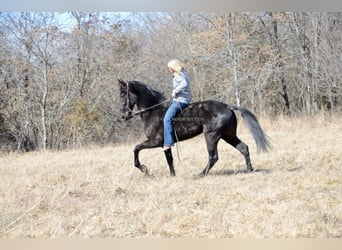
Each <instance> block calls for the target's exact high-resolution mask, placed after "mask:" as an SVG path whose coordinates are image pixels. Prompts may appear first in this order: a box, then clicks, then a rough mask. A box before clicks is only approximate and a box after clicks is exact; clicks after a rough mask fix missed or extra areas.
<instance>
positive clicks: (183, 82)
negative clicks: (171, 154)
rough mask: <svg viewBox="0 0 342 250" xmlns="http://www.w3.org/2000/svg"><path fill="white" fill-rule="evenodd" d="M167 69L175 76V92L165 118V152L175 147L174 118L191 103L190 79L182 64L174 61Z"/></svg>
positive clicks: (173, 91)
mask: <svg viewBox="0 0 342 250" xmlns="http://www.w3.org/2000/svg"><path fill="white" fill-rule="evenodd" d="M167 67H168V68H169V70H170V72H171V73H172V75H173V81H172V82H173V90H172V103H171V105H170V106H169V108H168V110H167V111H166V113H165V116H164V147H163V150H164V151H165V150H168V149H170V148H171V147H172V146H173V145H174V137H173V135H174V133H173V132H174V131H173V123H172V119H173V117H175V116H176V115H177V114H178V113H179V112H181V111H182V110H183V109H184V108H186V107H187V106H188V105H189V103H190V101H191V98H190V79H189V76H188V74H187V73H186V71H185V69H184V67H183V66H182V63H181V62H180V61H179V60H177V59H174V60H171V61H170V62H169V63H168V64H167Z"/></svg>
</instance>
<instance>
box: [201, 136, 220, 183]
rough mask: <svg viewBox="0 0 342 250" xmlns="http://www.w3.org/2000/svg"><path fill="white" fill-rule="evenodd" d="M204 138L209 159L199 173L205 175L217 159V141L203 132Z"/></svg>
mask: <svg viewBox="0 0 342 250" xmlns="http://www.w3.org/2000/svg"><path fill="white" fill-rule="evenodd" d="M205 140H206V143H207V150H208V154H209V160H208V164H207V166H206V167H205V168H204V169H203V171H202V172H201V173H200V176H202V177H203V176H206V175H207V174H208V173H209V171H210V169H211V168H212V167H213V166H214V164H215V163H216V162H217V160H218V152H217V143H218V139H214V138H212V137H210V136H209V135H208V134H205Z"/></svg>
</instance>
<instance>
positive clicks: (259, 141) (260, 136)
mask: <svg viewBox="0 0 342 250" xmlns="http://www.w3.org/2000/svg"><path fill="white" fill-rule="evenodd" d="M230 109H231V110H236V111H239V112H240V113H241V116H242V117H243V118H244V120H245V122H246V124H247V127H248V129H249V131H250V132H251V134H252V136H253V138H254V140H255V143H256V145H257V150H258V152H260V149H261V150H262V151H263V152H267V151H268V150H269V149H270V148H271V144H270V141H269V138H268V136H267V135H266V134H265V133H264V131H263V130H262V128H261V126H260V124H259V122H258V119H257V118H256V117H255V115H254V114H253V113H252V112H250V111H249V110H247V109H245V108H241V107H237V106H230Z"/></svg>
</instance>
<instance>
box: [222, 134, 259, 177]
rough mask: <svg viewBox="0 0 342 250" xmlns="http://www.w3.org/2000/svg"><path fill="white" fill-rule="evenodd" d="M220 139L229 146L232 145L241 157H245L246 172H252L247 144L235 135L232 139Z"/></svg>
mask: <svg viewBox="0 0 342 250" xmlns="http://www.w3.org/2000/svg"><path fill="white" fill-rule="evenodd" d="M222 139H223V140H225V141H226V142H227V143H229V144H230V145H232V146H233V147H234V148H236V149H237V150H239V151H240V152H241V154H243V156H244V157H245V161H246V168H247V171H248V172H251V171H253V168H252V163H251V160H250V157H249V150H248V146H247V144H245V143H244V142H242V141H241V140H240V139H239V138H238V137H237V136H236V135H235V136H232V137H228V138H224V137H223V138H222Z"/></svg>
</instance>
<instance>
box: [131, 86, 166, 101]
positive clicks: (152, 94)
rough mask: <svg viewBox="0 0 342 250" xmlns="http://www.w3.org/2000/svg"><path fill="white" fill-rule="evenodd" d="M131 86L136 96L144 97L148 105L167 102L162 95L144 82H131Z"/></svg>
mask: <svg viewBox="0 0 342 250" xmlns="http://www.w3.org/2000/svg"><path fill="white" fill-rule="evenodd" d="M129 84H130V85H131V88H132V89H133V90H134V91H135V92H136V94H137V95H139V96H142V97H143V98H144V100H145V101H146V102H148V103H160V102H163V101H165V100H166V98H165V96H164V95H163V94H162V93H160V92H159V91H157V90H154V89H153V88H152V87H150V86H148V85H146V84H144V83H142V82H139V81H130V82H129Z"/></svg>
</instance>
